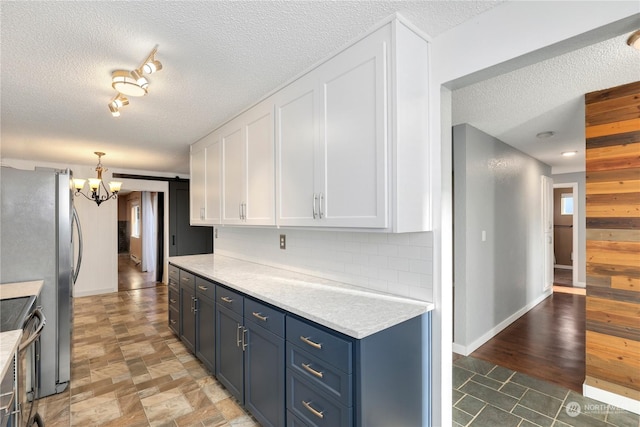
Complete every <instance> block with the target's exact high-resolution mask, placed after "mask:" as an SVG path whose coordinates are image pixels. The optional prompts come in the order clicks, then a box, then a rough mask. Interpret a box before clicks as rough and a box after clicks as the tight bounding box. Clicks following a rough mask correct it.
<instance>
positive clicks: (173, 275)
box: [169, 264, 180, 284]
mask: <svg viewBox="0 0 640 427" xmlns="http://www.w3.org/2000/svg"><path fill="white" fill-rule="evenodd" d="M179 280H180V269H179V268H178V267H176V266H175V265H172V264H169V282H175V283H176V284H178V282H179Z"/></svg>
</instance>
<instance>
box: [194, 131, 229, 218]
mask: <svg viewBox="0 0 640 427" xmlns="http://www.w3.org/2000/svg"><path fill="white" fill-rule="evenodd" d="M190 158H191V180H190V181H191V182H190V188H189V198H190V203H191V206H190V209H191V210H190V212H191V215H190V223H191V225H215V224H220V209H221V206H222V203H221V202H222V201H221V198H220V192H221V186H220V185H221V177H222V175H221V173H222V168H221V166H222V163H221V144H220V137H219V134H218V133H217V132H213V133H211V134H209V135H207V136H205V137H204V138H202V139H201V140H200V141H198V142H197V143H195V144H194V145H192V146H191V153H190Z"/></svg>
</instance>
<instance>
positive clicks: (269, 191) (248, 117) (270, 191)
mask: <svg viewBox="0 0 640 427" xmlns="http://www.w3.org/2000/svg"><path fill="white" fill-rule="evenodd" d="M243 131H244V138H245V160H246V168H245V169H246V177H245V179H246V191H247V193H246V196H245V206H244V223H245V224H250V225H251V224H252V225H275V177H274V176H275V146H274V142H273V103H272V102H271V101H270V100H269V101H268V102H263V103H261V104H258V105H257V106H256V107H254V108H252V109H251V110H249V111H248V112H247V113H246V114H244V115H243Z"/></svg>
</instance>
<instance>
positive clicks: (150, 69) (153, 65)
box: [142, 60, 162, 74]
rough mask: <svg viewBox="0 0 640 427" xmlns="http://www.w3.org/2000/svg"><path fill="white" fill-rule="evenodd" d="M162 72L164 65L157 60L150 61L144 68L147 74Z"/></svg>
mask: <svg viewBox="0 0 640 427" xmlns="http://www.w3.org/2000/svg"><path fill="white" fill-rule="evenodd" d="M160 70H162V63H161V62H160V61H156V60H153V61H149V62H147V63H146V64H144V65H143V66H142V71H144V73H145V74H152V73H155V72H156V71H160Z"/></svg>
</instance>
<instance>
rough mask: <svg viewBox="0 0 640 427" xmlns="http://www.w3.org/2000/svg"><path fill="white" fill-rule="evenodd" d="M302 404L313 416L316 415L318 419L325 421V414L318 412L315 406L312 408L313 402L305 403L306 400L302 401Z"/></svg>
mask: <svg viewBox="0 0 640 427" xmlns="http://www.w3.org/2000/svg"><path fill="white" fill-rule="evenodd" d="M302 404H303V405H304V407H305V408H307V410H308V411H309V412H311V413H312V414H313V415H315V416H316V417H318V418H320V419H323V418H324V414H323V413H322V412H323V411H318V410H317V409H315V408H314V407H313V406H311V402H305V401H304V400H303V401H302Z"/></svg>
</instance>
